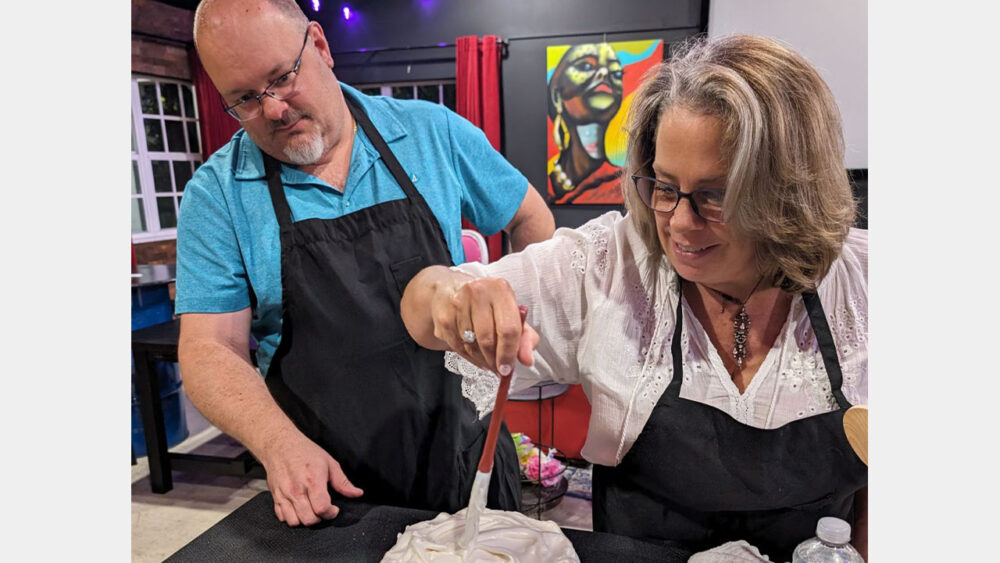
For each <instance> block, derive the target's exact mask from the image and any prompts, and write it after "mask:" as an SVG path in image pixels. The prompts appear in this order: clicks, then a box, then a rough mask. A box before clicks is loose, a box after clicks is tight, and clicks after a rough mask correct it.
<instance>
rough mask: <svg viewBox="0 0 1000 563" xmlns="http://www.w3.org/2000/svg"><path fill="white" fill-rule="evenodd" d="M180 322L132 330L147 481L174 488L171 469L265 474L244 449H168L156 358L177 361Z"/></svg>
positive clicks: (154, 485) (158, 487)
mask: <svg viewBox="0 0 1000 563" xmlns="http://www.w3.org/2000/svg"><path fill="white" fill-rule="evenodd" d="M180 326H181V322H180V320H179V319H173V320H170V321H168V322H165V323H160V324H157V325H153V326H150V327H147V328H143V329H140V330H135V331H132V355H133V356H134V357H135V387H136V392H138V393H139V411H140V414H141V415H142V427H143V431H144V433H145V435H146V436H145V437H146V455H147V456H148V458H149V481H150V484H151V485H152V489H153V492H154V493H166V492H167V491H169V490H170V489H172V488H173V486H174V485H173V478H172V476H171V471H174V470H176V471H202V472H207V473H212V474H215V475H232V476H236V477H244V476H247V477H256V478H259V479H263V478H265V477H266V475H265V473H264V467H263V466H262V465H260V463H259V462H258V461H257V460H256V459H255V458H254V457H253V456H252V455H251V454H250V452H248V451H244V452H243V453H241V454H240V455H237V456H236V457H224V456H209V455H199V454H183V453H175V452H168V451H167V432H166V427H165V425H164V423H163V405H162V403H161V401H160V392H159V389H160V385H159V381H158V379H159V376H158V375H157V372H156V362H176V361H177V340H178V337H179V336H180Z"/></svg>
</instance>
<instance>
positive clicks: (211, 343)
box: [176, 0, 554, 526]
mask: <svg viewBox="0 0 1000 563" xmlns="http://www.w3.org/2000/svg"><path fill="white" fill-rule="evenodd" d="M194 37H195V44H196V46H197V49H198V53H199V55H200V57H201V60H202V63H203V64H204V67H205V70H206V71H207V72H208V74H209V76H210V77H211V79H212V81H213V83H214V84H215V86H216V87H217V88H218V90H219V92H220V93H221V95H222V97H223V103H224V104H225V105H226V107H227V112H228V113H230V115H232V116H233V117H235V118H237V119H239V120H240V122H241V125H242V127H243V129H242V130H241V131H239V132H237V133H236V135H234V136H233V139H232V140H231V141H230V142H229V143H228V144H227V145H226V146H224V147H223V148H221V149H220V150H219V151H217V152H216V153H215V154H214V155H213V156H212V157H211V158H210V159H208V161H207V162H206V163H205V164H204V165H203V166H201V167H200V168H199V169H198V171H197V173H196V174H195V176H194V178H192V180H191V181H190V182H189V183H188V185H187V188H186V189H185V192H184V199H183V205H182V208H181V214H180V222H179V225H178V237H177V259H178V272H177V302H176V309H177V313H178V314H181V336H180V349H179V356H180V364H181V370H182V372H183V374H184V384H185V388H186V390H187V392H188V394H189V396H190V397H191V400H192V402H194V404H195V405H196V406H197V407H198V409H199V410H200V411H201V412H202V413H204V414H205V416H206V417H207V418H208V419H209V420H211V421H212V422H213V423H214V424H215V425H216V426H217V427H219V428H220V429H221V430H223V431H224V432H226V433H227V434H229V435H231V436H233V437H234V438H236V439H237V440H239V441H240V442H241V443H243V444H244V445H245V446H246V447H247V448H248V449H249V450H250V451H251V453H253V454H254V456H256V457H257V459H258V460H260V462H261V463H262V464H263V465H264V468H265V469H266V471H267V481H268V487H269V488H270V489H271V492H272V494H273V496H274V503H275V505H274V509H275V514H276V516H277V517H278V519H279V520H281V521H283V522H285V523H287V524H288V525H291V526H296V525H298V524H305V525H310V524H315V523H317V522H319V521H320V520H321V519H327V518H333V517H335V516H336V515H337V512H338V509H337V507H336V506H335V505H334V504H332V502H331V497H330V494H329V491H328V488H327V486H328V484H329V485H331V486H332V487H333V489H334V490H336V491H337V492H338V493H339V494H341V495H344V496H347V497H358V496H360V495H362V494H364V495H365V496H364V498H365V500H366V501H368V502H373V503H385V504H395V505H405V506H414V507H422V508H428V509H434V510H445V511H456V510H458V509H460V508H461V507H462V506H463V505H464V504H466V503H467V502H468V497H469V491H470V487H471V483H472V478H473V476H474V475H475V463H476V459H477V458H478V456H479V454H480V453H481V450H482V443H483V441H484V434H485V429H486V426H487V424H488V418H487V419H486V420H482V421H479V420H477V416H476V411H475V409H474V408H473V407H472V405H471V403H469V402H468V401H466V400H464V399H463V397H462V394H461V388H460V381H459V378H457V377H454V376H452V375H450V374H448V373H447V372H444V371H443V362H442V356H441V354H440V352H431V351H429V350H425V349H423V348H420V347H418V346H417V345H416V344H415V343H413V341H412V340H411V339H410V338H409V337H408V336H407V335H406V331H405V329H404V327H403V325H402V321H401V320H400V318H399V299H400V297H401V295H402V291H403V288H404V287H405V286H406V283H407V282H408V281H409V279H410V278H411V277H412V276H413V275H414V274H415V273H416V272H418V271H419V270H420V269H421V268H423V267H424V266H426V265H429V264H434V263H452V262H457V261H460V260H461V257H462V256H463V254H462V250H461V248H462V247H461V235H460V229H461V226H460V217H461V216H463V215H464V216H465V217H468V218H469V219H470V220H472V221H473V222H474V223H475V224H476V225H478V226H479V227H480V228H481V229H482V230H484V231H485V232H495V231H497V230H499V229H500V228H501V227H502V228H504V229H505V230H506V231H507V232H508V233H509V235H510V239H511V242H512V245H513V247H514V249H515V250H519V249H521V248H523V247H524V246H526V245H528V244H529V243H531V242H535V241H538V240H543V239H546V238H548V237H550V236H551V234H552V231H553V228H554V222H553V219H552V215H551V213H550V212H549V210H548V208H547V207H546V206H545V204H544V202H543V201H542V199H541V197H540V196H539V195H538V193H537V192H536V191H535V189H534V188H533V187H532V186H530V185H529V184H528V182H527V180H526V179H525V178H524V176H523V175H521V174H520V173H519V172H517V171H516V170H515V169H514V168H513V167H511V166H510V165H509V164H508V163H507V162H506V161H505V160H503V158H502V157H501V156H500V155H499V154H498V153H496V151H494V150H493V149H492V148H491V147H490V146H489V144H488V143H487V141H486V139H485V136H484V135H482V133H481V132H479V130H478V129H475V128H474V127H473V126H472V125H471V124H470V123H468V122H467V121H465V120H463V119H462V118H460V117H458V116H456V115H455V114H454V113H452V112H449V111H447V110H446V109H445V108H443V106H438V105H434V104H428V103H424V102H400V101H397V100H389V99H384V98H370V97H367V96H363V95H361V94H360V93H359V92H358V91H357V90H354V89H352V88H350V87H348V86H346V85H342V84H340V83H339V82H338V81H337V79H336V77H335V76H334V74H333V72H331V69H332V68H333V64H334V61H333V58H332V56H331V54H330V47H329V44H328V42H327V40H326V38H325V36H324V34H323V29H322V28H321V27H320V26H319V25H318V24H317V23H315V22H308V20H307V19H306V17H305V16H304V14H303V13H302V12H301V10H300V9H299V8H298V6H297V5H296V4H295V3H294V2H293V1H292V0H270V1H268V0H205V1H203V2H202V3H201V4H200V5H199V7H198V10H197V12H196V14H195V25H194ZM251 331H252V334H253V336H254V338H255V339H256V340H257V341H258V342H259V348H258V350H257V360H258V364H259V368H260V371H259V373H258V371H257V369H255V368H254V366H253V365H252V363H251V359H250V355H249V352H248V345H247V343H248V342H249V336H250V334H251ZM261 374H264V376H265V377H264V378H262V377H261ZM500 442H501V443H500V444H499V446H498V453H497V457H496V460H495V466H496V469H495V471H494V476H493V486H491V489H490V505H491V506H494V507H497V508H504V509H516V508H517V506H518V504H519V502H520V490H519V481H518V474H517V459H516V455H515V453H514V450H513V444H512V443H511V444H506V443H504V442H505V441H503V440H501V441H500ZM506 442H510V441H509V440H507V441H506Z"/></svg>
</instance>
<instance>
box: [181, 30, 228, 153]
mask: <svg viewBox="0 0 1000 563" xmlns="http://www.w3.org/2000/svg"><path fill="white" fill-rule="evenodd" d="M188 61H189V62H190V63H191V81H192V82H194V91H195V96H196V97H197V98H198V114H199V115H198V117H199V119H198V122H199V123H198V127H199V128H200V129H201V157H202V159H204V160H208V157H209V156H211V154H212V153H213V152H215V151H217V150H219V148H220V147H222V145H225V144H226V143H228V142H229V139H230V138H231V137H232V136H233V133H235V132H236V131H237V130H238V129H239V128H240V122H239V121H236V120H235V119H233V118H232V117H230V116H229V115H227V114H226V112H225V110H223V109H222V102H221V101H219V91H218V90H216V89H215V85H214V84H212V79H210V78H209V77H208V73H207V72H205V68H204V67H202V66H201V59H200V58H198V52H197V51H195V50H194V47H191V48H189V49H188Z"/></svg>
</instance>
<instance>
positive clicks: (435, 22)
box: [299, 0, 708, 227]
mask: <svg viewBox="0 0 1000 563" xmlns="http://www.w3.org/2000/svg"><path fill="white" fill-rule="evenodd" d="M299 4H300V5H301V6H302V9H303V11H305V13H306V15H307V16H309V17H310V18H311V19H315V20H316V21H318V22H320V24H322V26H323V29H324V31H325V33H326V35H327V38H328V39H329V40H330V43H331V49H332V50H333V52H334V59H335V66H334V72H336V74H337V77H338V78H339V79H340V80H342V81H344V82H347V83H348V84H363V83H372V82H394V81H416V80H439V79H451V78H454V77H455V49H454V43H455V40H456V38H457V37H460V36H464V35H476V36H483V35H498V36H500V37H501V38H503V39H505V40H507V47H506V50H505V54H504V58H503V62H502V65H501V74H502V84H501V89H502V92H501V95H502V97H503V115H502V127H503V135H502V140H501V143H502V146H501V149H502V152H503V153H504V154H505V155H506V156H507V159H508V160H509V161H510V162H511V163H512V164H513V165H514V166H515V167H517V168H518V169H519V170H520V171H521V172H522V173H524V175H525V176H527V177H528V180H529V181H530V182H531V183H532V184H533V185H534V186H535V187H536V188H538V189H539V190H543V191H544V190H545V186H546V177H545V176H546V170H545V166H546V164H545V161H546V158H545V155H546V129H545V123H546V82H545V48H546V46H548V45H566V44H572V43H584V42H594V41H600V40H603V39H604V38H606V39H607V40H608V41H627V40H633V39H657V38H659V39H663V40H664V43H665V44H666V45H667V46H668V48H669V44H670V43H671V42H675V41H677V40H679V39H683V38H684V37H688V36H690V35H693V34H696V33H699V32H702V31H704V30H705V28H706V26H707V15H708V0H618V1H608V0H509V1H506V2H495V1H487V0H378V1H358V2H353V3H350V5H351V6H352V7H353V8H354V17H353V18H352V20H351V21H345V20H344V19H343V17H342V16H341V14H340V12H339V11H334V10H332V9H331V8H330V7H328V6H324V8H323V10H322V11H321V13H319V14H317V13H315V12H313V11H312V3H311V2H308V1H300V2H299ZM331 6H337V5H336V4H331ZM439 44H444V45H445V46H442V47H437V45H439ZM425 47H426V48H425ZM362 49H366V51H364V52H361V50H362ZM609 209H615V207H614V206H611V207H609V206H556V207H554V208H553V214H554V215H555V217H556V224H557V226H568V227H575V226H579V225H581V224H583V223H584V222H586V221H587V220H589V219H591V218H592V217H595V216H597V215H599V214H601V213H603V212H605V211H607V210H609Z"/></svg>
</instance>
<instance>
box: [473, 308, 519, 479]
mask: <svg viewBox="0 0 1000 563" xmlns="http://www.w3.org/2000/svg"><path fill="white" fill-rule="evenodd" d="M517 309H518V311H519V312H520V313H521V324H524V320H525V319H526V318H527V316H528V308H527V307H525V306H524V305H520V306H518V308H517ZM513 376H514V374H513V372H512V373H511V374H510V375H508V376H506V377H503V376H501V377H500V387H499V388H498V389H497V398H496V401H494V402H493V414H492V415H490V416H491V418H490V428H489V430H488V431H487V432H486V443H485V444H484V445H483V455H482V456H480V458H479V471H480V472H482V473H489V472H490V471H493V454H494V453H495V452H496V449H497V436H498V435H499V434H500V424H501V423H503V409H504V407H505V406H506V405H507V390H508V389H510V380H511V378H513Z"/></svg>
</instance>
